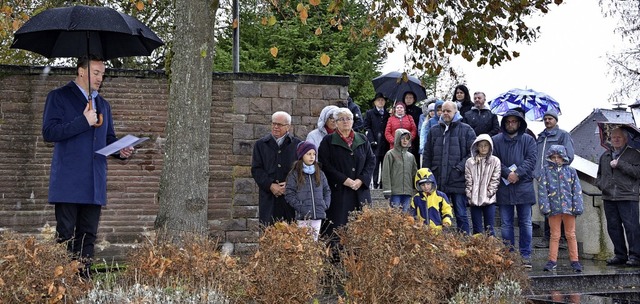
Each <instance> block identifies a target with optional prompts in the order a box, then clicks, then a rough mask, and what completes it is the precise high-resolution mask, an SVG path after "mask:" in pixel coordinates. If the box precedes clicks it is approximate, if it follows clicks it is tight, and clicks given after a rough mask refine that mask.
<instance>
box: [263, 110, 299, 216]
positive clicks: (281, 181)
mask: <svg viewBox="0 0 640 304" xmlns="http://www.w3.org/2000/svg"><path fill="white" fill-rule="evenodd" d="M290 128H291V115H289V113H287V112H284V111H278V112H275V113H273V115H271V133H270V134H267V135H266V136H264V137H262V138H260V139H258V140H257V141H256V143H255V145H254V146H253V155H252V157H251V176H252V177H253V180H254V181H255V182H256V184H257V185H258V189H259V191H258V217H259V221H260V224H261V225H264V226H268V225H272V224H273V223H274V222H275V221H282V220H284V221H291V220H293V219H294V216H295V211H294V210H293V208H292V207H291V206H289V204H287V202H286V200H285V199H284V192H285V187H286V179H287V175H288V174H289V171H290V170H291V165H292V164H293V162H294V161H295V160H296V147H297V145H298V143H300V139H298V138H297V137H295V136H293V135H292V134H290V133H289V129H290Z"/></svg>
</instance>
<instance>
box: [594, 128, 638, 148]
mask: <svg viewBox="0 0 640 304" xmlns="http://www.w3.org/2000/svg"><path fill="white" fill-rule="evenodd" d="M617 128H622V129H624V130H626V131H627V133H628V134H629V137H628V140H627V145H629V147H631V148H634V149H640V130H638V128H637V127H636V126H635V125H633V124H630V123H619V122H605V121H599V122H598V133H600V145H601V146H603V147H604V148H605V149H607V150H609V151H611V150H612V149H613V148H612V146H611V131H613V130H614V129H617Z"/></svg>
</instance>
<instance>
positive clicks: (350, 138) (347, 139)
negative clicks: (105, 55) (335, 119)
mask: <svg viewBox="0 0 640 304" xmlns="http://www.w3.org/2000/svg"><path fill="white" fill-rule="evenodd" d="M338 134H339V135H340V138H342V140H344V142H346V143H347V145H348V146H349V148H351V145H352V144H353V139H354V138H355V137H356V135H355V133H353V130H351V131H350V132H349V135H347V136H346V137H345V136H343V135H342V133H340V132H338Z"/></svg>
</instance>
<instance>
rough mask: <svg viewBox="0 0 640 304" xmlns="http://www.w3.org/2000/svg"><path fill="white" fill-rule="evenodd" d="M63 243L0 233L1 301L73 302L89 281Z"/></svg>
mask: <svg viewBox="0 0 640 304" xmlns="http://www.w3.org/2000/svg"><path fill="white" fill-rule="evenodd" d="M79 267H81V265H80V263H79V262H77V261H75V260H72V259H71V257H70V255H69V254H68V253H67V251H66V245H65V244H56V243H55V242H54V241H37V240H36V238H35V237H34V236H28V237H26V236H21V235H18V234H15V233H10V232H5V233H0V303H2V304H5V303H73V302H74V301H75V300H77V299H79V298H80V297H81V296H83V295H84V294H86V292H88V290H89V288H90V284H88V283H86V282H84V281H83V280H81V279H80V277H79V276H78V270H79Z"/></svg>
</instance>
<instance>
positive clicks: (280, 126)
mask: <svg viewBox="0 0 640 304" xmlns="http://www.w3.org/2000/svg"><path fill="white" fill-rule="evenodd" d="M288 125H289V124H281V123H277V122H272V123H271V126H272V127H274V128H275V127H278V128H284V127H286V126H288Z"/></svg>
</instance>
